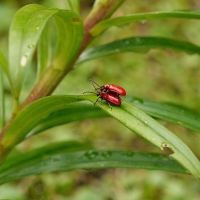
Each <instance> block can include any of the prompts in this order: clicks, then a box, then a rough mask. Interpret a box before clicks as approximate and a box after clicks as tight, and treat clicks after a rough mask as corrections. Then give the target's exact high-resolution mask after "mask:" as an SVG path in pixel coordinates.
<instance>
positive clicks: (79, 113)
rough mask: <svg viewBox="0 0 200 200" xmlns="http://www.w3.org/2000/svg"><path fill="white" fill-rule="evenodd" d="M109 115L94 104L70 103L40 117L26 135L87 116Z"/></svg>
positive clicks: (87, 117) (86, 117)
mask: <svg viewBox="0 0 200 200" xmlns="http://www.w3.org/2000/svg"><path fill="white" fill-rule="evenodd" d="M100 117H109V115H108V114H107V113H105V112H103V111H102V110H100V109H98V108H97V107H96V106H94V105H88V104H87V103H85V102H79V103H76V104H70V105H69V106H68V107H67V108H65V109H61V110H56V111H55V112H53V113H51V114H50V115H49V116H48V117H47V118H45V119H42V120H41V121H40V122H39V123H38V124H37V125H36V126H35V127H34V128H33V129H32V130H31V132H30V133H29V134H28V135H27V137H30V136H33V135H35V134H37V133H40V132H42V131H44V130H47V129H49V128H52V127H55V126H59V125H62V124H66V123H70V122H73V121H80V120H84V119H89V118H100Z"/></svg>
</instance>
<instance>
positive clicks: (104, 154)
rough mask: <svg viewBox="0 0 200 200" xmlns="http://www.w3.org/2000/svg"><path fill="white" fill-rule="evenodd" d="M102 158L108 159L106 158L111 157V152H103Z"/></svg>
mask: <svg viewBox="0 0 200 200" xmlns="http://www.w3.org/2000/svg"><path fill="white" fill-rule="evenodd" d="M102 156H103V157H104V158H108V157H110V156H112V152H110V151H105V152H103V153H102Z"/></svg>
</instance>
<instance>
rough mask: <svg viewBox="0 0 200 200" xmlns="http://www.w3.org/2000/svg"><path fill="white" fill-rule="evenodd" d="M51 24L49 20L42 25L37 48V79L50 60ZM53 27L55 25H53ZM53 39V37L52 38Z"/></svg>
mask: <svg viewBox="0 0 200 200" xmlns="http://www.w3.org/2000/svg"><path fill="white" fill-rule="evenodd" d="M51 26H52V24H50V23H49V22H48V23H47V24H46V26H45V27H44V29H43V31H42V33H41V36H40V39H39V42H38V48H37V80H39V79H40V78H41V76H42V75H43V73H44V71H45V70H46V68H47V67H48V66H50V64H51V61H52V53H53V52H52V47H51V35H52V31H53V29H51ZM54 28H55V27H54ZM54 39H55V38H54Z"/></svg>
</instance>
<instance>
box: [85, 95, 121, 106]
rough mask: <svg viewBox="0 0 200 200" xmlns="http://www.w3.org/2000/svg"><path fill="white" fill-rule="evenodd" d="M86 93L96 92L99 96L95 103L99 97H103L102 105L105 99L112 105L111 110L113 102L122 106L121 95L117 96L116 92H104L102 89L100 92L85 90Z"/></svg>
mask: <svg viewBox="0 0 200 200" xmlns="http://www.w3.org/2000/svg"><path fill="white" fill-rule="evenodd" d="M84 93H93V94H96V95H97V96H98V98H97V100H96V101H95V102H94V105H95V104H96V103H97V101H98V100H99V99H101V106H102V100H105V101H106V102H107V104H108V105H109V106H110V109H111V110H112V106H111V104H113V105H115V106H120V105H121V103H122V101H121V99H120V97H119V96H117V95H115V94H113V93H107V92H102V91H100V92H99V93H95V92H84ZM84 93H83V94H84Z"/></svg>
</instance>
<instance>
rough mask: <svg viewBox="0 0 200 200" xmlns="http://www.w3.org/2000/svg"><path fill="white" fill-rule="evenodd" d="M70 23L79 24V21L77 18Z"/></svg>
mask: <svg viewBox="0 0 200 200" xmlns="http://www.w3.org/2000/svg"><path fill="white" fill-rule="evenodd" d="M72 22H73V23H79V22H80V20H79V19H78V18H73V19H72Z"/></svg>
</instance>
